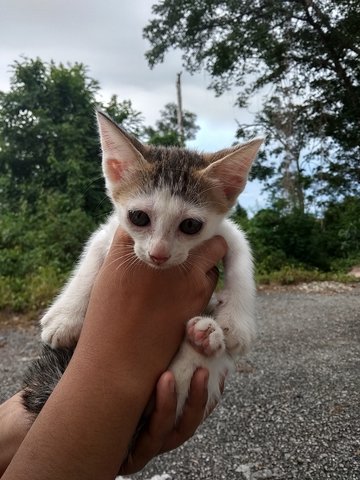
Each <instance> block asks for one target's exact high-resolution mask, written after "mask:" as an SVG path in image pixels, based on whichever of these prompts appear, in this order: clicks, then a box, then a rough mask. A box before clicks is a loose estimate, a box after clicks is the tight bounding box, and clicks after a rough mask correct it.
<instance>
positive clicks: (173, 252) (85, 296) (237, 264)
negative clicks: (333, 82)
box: [41, 112, 263, 416]
mask: <svg viewBox="0 0 360 480" xmlns="http://www.w3.org/2000/svg"><path fill="white" fill-rule="evenodd" d="M97 120H98V126H99V133H100V141H101V147H102V166H103V172H104V177H105V181H106V188H107V192H108V195H109V197H110V199H111V200H112V203H113V205H114V213H113V214H112V215H111V216H110V217H109V219H108V221H107V222H106V223H105V224H104V225H102V226H101V227H100V228H99V229H98V230H97V231H96V232H95V233H94V234H93V235H92V236H91V238H90V239H89V241H88V243H87V245H86V247H85V249H84V252H83V254H82V257H81V259H80V262H79V264H78V266H77V268H76V269H75V271H74V272H73V274H72V277H71V279H70V280H69V282H68V284H67V285H66V286H65V288H64V290H63V291H62V293H61V294H60V295H59V297H58V298H57V299H56V300H55V302H54V303H53V305H52V306H51V307H50V308H49V310H48V311H47V312H46V314H45V315H44V317H43V318H42V320H41V326H42V334H41V338H42V340H43V342H44V343H45V344H47V345H49V346H51V347H52V348H53V349H59V348H65V347H70V348H71V347H73V346H74V344H76V342H77V340H78V338H79V335H80V331H81V327H82V323H83V320H84V316H85V312H86V309H87V305H88V301H89V296H90V291H91V288H92V285H93V282H94V280H95V277H96V275H97V273H98V271H99V269H100V267H101V265H102V263H103V261H104V258H105V256H106V254H107V252H108V250H109V247H110V244H111V241H112V239H113V236H114V233H115V231H116V229H117V227H118V226H119V225H120V226H121V227H122V228H123V229H124V230H125V231H126V232H128V234H129V235H130V236H131V237H132V238H133V240H134V255H135V256H136V257H137V258H138V259H139V260H141V261H143V262H146V263H147V264H148V265H151V266H152V267H154V268H168V267H171V266H175V265H180V264H183V263H184V262H185V261H186V260H187V259H188V256H189V252H190V250H192V249H193V248H194V247H195V246H197V245H199V244H201V243H202V242H204V241H205V240H207V239H209V238H211V237H213V236H214V235H221V236H223V237H224V238H225V240H226V242H227V245H228V253H227V255H226V258H225V260H224V264H225V278H224V289H223V290H222V291H221V292H220V293H219V294H218V295H217V300H216V302H215V304H214V305H215V306H213V307H212V313H211V316H205V315H204V316H199V317H195V318H192V319H189V321H188V323H187V326H186V336H185V339H184V341H183V343H182V345H181V348H180V350H179V352H178V353H177V355H176V357H175V358H174V360H173V361H172V363H171V365H170V367H169V368H170V370H172V371H173V372H174V375H175V380H176V391H177V395H178V405H177V416H179V415H180V414H181V411H182V409H183V407H184V404H185V401H186V397H187V394H188V389H189V385H190V380H191V377H192V375H193V373H194V371H195V370H196V368H198V367H200V366H201V367H205V368H207V369H208V370H209V374H210V375H209V383H208V407H210V406H211V405H212V404H213V403H214V402H215V401H216V400H217V399H218V397H219V395H220V392H219V382H220V378H221V377H222V376H223V375H224V374H225V372H226V371H231V370H232V369H233V365H234V356H235V355H236V354H243V353H245V352H246V351H247V350H248V349H249V346H250V344H251V342H252V340H253V338H254V335H255V326H254V319H253V300H254V290H255V288H254V280H253V274H252V257H251V252H250V248H249V245H248V243H247V241H246V239H245V236H244V234H243V232H242V231H241V230H240V229H239V228H238V227H237V226H235V225H234V224H233V223H232V222H231V221H230V220H228V219H226V215H227V214H228V212H229V210H230V209H231V207H232V206H233V205H234V204H235V202H236V199H237V197H238V195H239V194H240V193H241V191H242V190H243V189H244V187H245V184H246V181H247V176H248V173H249V170H250V168H251V164H252V163H253V161H254V159H255V157H256V154H257V152H258V149H259V147H260V146H261V144H262V142H263V140H262V139H260V138H257V139H253V140H251V141H249V142H247V143H245V144H244V145H238V146H236V147H232V148H229V149H225V150H221V151H218V152H217V153H214V154H199V153H196V152H192V151H188V150H185V149H181V148H175V147H173V148H163V147H154V146H147V145H143V144H142V143H140V142H139V141H138V140H136V139H135V138H133V137H132V136H131V135H129V134H128V133H126V132H125V131H124V130H123V129H122V128H121V127H119V126H117V125H116V124H115V123H114V122H113V121H112V120H111V119H110V118H108V117H107V116H106V115H105V114H103V113H101V112H98V113H97ZM150 225H151V228H150ZM193 345H196V349H195V348H194V347H193ZM46 351H47V354H48V355H50V356H51V353H49V349H47V350H46ZM54 356H55V354H54V355H53V357H54ZM54 361H55V362H56V361H57V360H56V358H55V360H54ZM45 364H46V360H45ZM62 371H63V370H62ZM62 371H60V373H58V376H61V374H62Z"/></svg>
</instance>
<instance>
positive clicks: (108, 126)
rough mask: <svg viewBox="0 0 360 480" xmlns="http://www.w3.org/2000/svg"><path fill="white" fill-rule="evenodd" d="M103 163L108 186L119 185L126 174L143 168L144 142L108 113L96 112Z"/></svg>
mask: <svg viewBox="0 0 360 480" xmlns="http://www.w3.org/2000/svg"><path fill="white" fill-rule="evenodd" d="M96 116H97V121H98V126H99V133H100V142H101V149H102V164H103V171H104V175H105V178H106V183H107V186H108V187H110V189H111V188H113V187H116V186H117V185H119V184H120V183H121V182H122V180H123V178H124V177H125V176H126V174H127V173H128V172H130V171H134V170H136V169H139V168H141V167H142V166H143V165H144V163H146V161H145V159H144V157H143V155H142V153H141V150H142V148H143V146H142V144H141V143H140V142H138V141H137V140H136V139H135V138H133V137H131V136H130V135H129V134H128V133H127V132H125V130H123V129H122V128H120V127H119V126H118V125H116V123H115V122H113V121H112V120H111V119H110V118H109V117H108V116H107V115H105V114H104V113H102V112H100V111H97V112H96Z"/></svg>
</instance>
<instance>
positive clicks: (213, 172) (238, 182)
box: [202, 137, 264, 207]
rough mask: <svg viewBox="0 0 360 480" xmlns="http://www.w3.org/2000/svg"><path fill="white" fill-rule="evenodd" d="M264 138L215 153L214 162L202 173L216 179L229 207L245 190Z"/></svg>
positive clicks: (212, 159)
mask: <svg viewBox="0 0 360 480" xmlns="http://www.w3.org/2000/svg"><path fill="white" fill-rule="evenodd" d="M263 142H264V138H260V137H259V138H254V139H252V140H250V141H249V142H247V143H244V144H243V145H238V146H236V147H233V148H231V149H227V150H222V151H220V152H217V153H215V154H214V155H213V156H212V158H210V161H212V163H211V164H210V165H209V166H208V167H206V168H205V170H203V172H202V174H203V175H206V176H207V177H208V178H211V179H212V180H215V181H216V183H217V184H218V185H219V186H220V188H221V189H222V191H223V194H224V195H225V197H226V200H227V202H228V205H229V207H230V206H232V205H233V204H234V203H235V201H236V199H237V197H238V196H239V195H240V193H241V192H242V191H243V190H244V188H245V185H246V181H247V178H248V175H249V172H250V168H251V165H252V164H253V162H254V160H255V158H256V154H257V153H258V151H259V148H260V146H261V145H262V143H263Z"/></svg>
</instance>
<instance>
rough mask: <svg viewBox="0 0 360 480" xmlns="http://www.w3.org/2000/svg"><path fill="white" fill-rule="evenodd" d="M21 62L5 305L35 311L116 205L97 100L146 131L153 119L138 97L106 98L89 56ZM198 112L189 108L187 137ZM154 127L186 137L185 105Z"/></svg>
mask: <svg viewBox="0 0 360 480" xmlns="http://www.w3.org/2000/svg"><path fill="white" fill-rule="evenodd" d="M12 68H13V75H12V79H11V89H10V91H9V92H6V93H4V92H0V193H1V195H0V266H1V267H0V308H11V309H29V308H31V309H35V308H42V307H44V305H45V304H46V303H47V302H48V301H49V300H50V299H51V297H52V296H53V295H54V293H55V292H56V291H57V290H58V288H59V286H60V285H61V283H63V281H64V279H65V278H66V276H67V274H68V273H69V271H70V270H71V268H72V266H73V265H74V262H75V261H76V260H77V258H78V256H79V254H80V252H81V250H82V247H83V244H84V242H85V240H86V239H87V238H88V236H89V234H90V232H92V231H93V230H94V229H95V228H96V226H97V225H98V224H99V223H100V222H101V221H102V220H103V219H104V218H105V216H106V214H107V213H108V212H110V211H111V209H112V207H111V205H110V202H109V200H108V199H107V197H106V195H105V191H104V182H103V178H102V172H101V162H100V155H99V154H100V148H99V141H98V135H97V129H96V121H95V115H94V112H95V108H101V109H102V110H104V111H106V112H107V113H108V114H109V115H110V116H111V117H112V118H113V119H114V120H115V121H116V122H118V123H121V124H122V125H123V126H124V127H125V128H126V129H127V130H128V131H129V132H131V133H132V134H134V135H136V136H139V137H140V138H141V137H143V138H144V137H146V135H147V132H149V131H150V127H148V128H147V129H146V127H145V126H144V121H143V117H142V115H141V113H140V112H138V111H136V110H135V109H134V108H133V106H132V103H131V101H130V100H123V101H119V100H118V98H117V97H116V95H113V96H112V97H111V98H110V100H109V102H108V103H107V104H105V105H101V104H100V103H99V102H98V101H97V100H96V95H97V93H98V91H99V85H98V83H97V82H96V81H95V80H93V79H91V78H90V77H88V75H87V70H86V67H85V66H84V65H82V64H74V65H68V66H64V65H62V64H60V65H56V64H55V63H54V62H50V63H44V62H42V61H41V60H40V59H35V60H30V59H23V60H22V61H19V62H15V63H14V65H13V67H12ZM174 119H175V120H174ZM195 119H196V116H195V115H194V114H192V113H190V112H185V115H184V127H185V133H186V138H187V139H190V138H193V137H194V135H195V133H196V131H197V129H198V127H197V126H196V125H195ZM151 133H152V140H153V142H154V143H156V141H155V140H156V139H159V138H160V141H158V142H157V143H158V144H177V143H176V142H177V141H178V137H177V132H176V106H175V105H173V104H168V105H166V106H165V108H164V110H163V111H161V112H160V120H159V121H158V122H157V124H156V128H153V129H151ZM165 138H166V141H165V140H164V139H165ZM150 140H151V139H150Z"/></svg>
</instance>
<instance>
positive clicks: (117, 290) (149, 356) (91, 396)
mask: <svg viewBox="0 0 360 480" xmlns="http://www.w3.org/2000/svg"><path fill="white" fill-rule="evenodd" d="M118 240H119V239H117V240H115V246H113V248H112V252H113V253H115V257H114V256H111V252H110V255H109V258H108V259H107V261H106V262H105V264H104V267H103V269H102V273H101V274H99V275H98V277H97V281H96V283H95V285H94V289H93V292H92V295H91V300H90V304H89V308H88V312H87V315H86V319H85V323H84V326H83V329H82V333H81V336H80V340H79V343H78V346H77V348H76V350H75V354H74V356H73V358H72V360H71V362H70V364H69V366H68V368H67V370H66V372H65V374H64V375H63V377H62V379H61V381H60V382H59V384H58V386H57V387H56V388H55V390H54V392H53V394H52V395H51V396H50V398H49V400H48V402H47V403H46V405H45V407H44V408H43V410H42V412H41V413H40V414H39V416H38V418H37V419H36V421H35V422H34V424H33V426H32V428H31V429H30V431H29V433H28V435H27V436H26V438H25V440H24V442H23V443H22V445H21V447H20V449H19V450H18V452H17V454H16V456H15V457H14V459H13V461H12V462H11V464H10V466H9V468H8V470H7V472H6V473H5V474H4V477H3V478H4V479H6V480H9V479H16V480H22V479H25V478H26V479H27V480H29V479H35V478H36V480H41V479H48V478H52V479H55V480H56V479H57V478H59V479H60V478H61V479H63V478H67V479H69V480H71V479H75V478H76V479H82V478H84V479H85V478H86V479H91V478H94V479H95V478H102V479H106V478H109V479H110V478H113V477H114V476H115V474H116V473H117V471H118V469H119V467H120V465H121V463H122V461H123V460H124V458H125V456H126V454H127V449H128V445H129V442H130V439H131V437H132V435H133V432H134V430H135V428H136V425H137V422H138V420H139V417H140V415H141V413H142V411H143V409H144V407H145V405H146V403H147V401H148V398H149V396H150V394H151V392H152V390H153V388H154V386H155V383H156V381H157V379H158V377H159V375H160V374H161V373H162V372H163V371H164V370H165V369H166V367H167V365H168V364H169V362H170V359H171V358H172V356H173V355H174V353H175V351H176V349H177V347H178V345H179V342H180V340H181V337H182V333H183V328H184V324H185V322H186V320H188V318H190V317H191V316H192V315H196V314H198V313H200V312H201V311H202V309H203V308H204V306H205V305H206V303H207V301H208V300H209V297H210V295H211V292H212V289H213V287H214V282H213V279H212V280H211V281H210V278H209V277H208V275H207V273H206V272H207V269H208V268H211V266H213V265H214V264H215V263H216V262H217V261H218V260H220V258H221V257H222V256H223V255H224V253H225V247H224V243H223V242H221V241H219V240H218V241H217V242H212V243H211V244H209V245H210V246H212V247H214V246H215V247H216V249H215V251H214V249H213V248H212V247H211V248H210V249H209V245H208V246H207V247H204V249H203V254H204V258H203V260H204V265H202V266H201V267H200V266H199V265H197V266H196V268H194V271H193V272H187V273H186V275H184V276H181V275H179V272H170V271H165V272H162V273H161V275H159V274H158V273H154V271H152V270H149V268H148V267H147V268H144V267H141V266H139V267H138V270H137V271H136V272H129V271H127V272H123V271H121V269H119V268H118V267H117V264H116V262H115V260H116V259H117V261H118V262H119V259H121V251H120V250H121V242H120V244H117V243H116V242H117V241H118ZM119 252H120V253H119ZM197 257H199V256H197ZM209 259H210V260H209ZM139 269H140V271H139ZM201 272H202V273H201ZM180 273H181V272H180ZM179 299H180V300H179ZM184 299H186V300H184ZM200 411H201V409H200Z"/></svg>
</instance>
